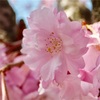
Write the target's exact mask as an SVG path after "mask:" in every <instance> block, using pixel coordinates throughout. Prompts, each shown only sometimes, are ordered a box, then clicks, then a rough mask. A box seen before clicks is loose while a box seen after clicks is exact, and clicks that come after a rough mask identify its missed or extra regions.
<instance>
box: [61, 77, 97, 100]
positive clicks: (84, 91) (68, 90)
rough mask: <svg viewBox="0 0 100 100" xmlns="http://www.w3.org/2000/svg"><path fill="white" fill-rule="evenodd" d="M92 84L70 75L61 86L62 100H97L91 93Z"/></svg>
mask: <svg viewBox="0 0 100 100" xmlns="http://www.w3.org/2000/svg"><path fill="white" fill-rule="evenodd" d="M91 89H92V84H88V83H85V82H83V81H81V80H80V79H79V78H78V77H76V76H72V75H69V76H68V77H66V79H65V80H64V82H63V83H62V85H61V90H60V92H61V93H60V96H61V98H62V99H61V100H97V97H95V96H93V95H92V94H91V93H90V90H91Z"/></svg>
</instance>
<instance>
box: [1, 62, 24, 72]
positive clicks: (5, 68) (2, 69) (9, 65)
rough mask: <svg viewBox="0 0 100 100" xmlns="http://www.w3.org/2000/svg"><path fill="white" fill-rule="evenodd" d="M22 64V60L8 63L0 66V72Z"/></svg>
mask: <svg viewBox="0 0 100 100" xmlns="http://www.w3.org/2000/svg"><path fill="white" fill-rule="evenodd" d="M23 64H24V62H23V61H21V62H18V63H11V64H8V65H6V66H4V67H2V68H0V72H6V71H8V70H10V69H11V68H12V67H14V66H18V67H21V66H22V65H23Z"/></svg>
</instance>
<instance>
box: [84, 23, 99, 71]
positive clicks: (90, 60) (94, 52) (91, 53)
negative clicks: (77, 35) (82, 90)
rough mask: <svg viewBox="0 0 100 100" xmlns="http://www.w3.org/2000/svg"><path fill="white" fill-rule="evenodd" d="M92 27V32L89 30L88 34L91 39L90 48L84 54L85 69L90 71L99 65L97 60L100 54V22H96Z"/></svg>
mask: <svg viewBox="0 0 100 100" xmlns="http://www.w3.org/2000/svg"><path fill="white" fill-rule="evenodd" d="M90 27H91V29H92V30H91V31H92V32H91V34H90V32H88V31H87V36H88V38H89V39H90V42H89V44H88V47H89V50H88V51H87V53H86V54H85V55H84V60H85V69H86V70H88V71H91V70H93V69H95V68H96V67H97V65H96V61H97V59H98V57H99V56H100V22H98V23H94V24H92V25H90ZM88 33H89V34H88Z"/></svg>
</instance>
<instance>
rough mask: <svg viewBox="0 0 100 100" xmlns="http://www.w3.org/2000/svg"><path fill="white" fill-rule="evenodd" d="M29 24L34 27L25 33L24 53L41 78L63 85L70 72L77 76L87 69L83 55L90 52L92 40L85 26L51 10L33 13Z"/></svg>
mask: <svg viewBox="0 0 100 100" xmlns="http://www.w3.org/2000/svg"><path fill="white" fill-rule="evenodd" d="M28 22H29V26H30V28H29V29H25V30H24V38H23V43H22V50H21V52H22V53H23V54H25V55H26V57H25V58H24V61H25V63H26V64H27V65H28V66H29V67H30V68H31V69H32V70H34V71H35V72H36V75H37V78H39V77H41V79H42V80H43V81H45V82H48V81H49V82H50V81H52V80H54V79H55V78H56V81H58V82H61V81H63V80H64V78H65V77H66V75H67V71H69V72H70V73H72V74H77V73H78V70H79V69H80V68H83V67H84V61H83V58H82V55H83V54H84V53H86V51H87V47H86V45H87V43H88V39H87V38H86V37H85V34H84V31H83V29H82V26H81V23H79V22H77V21H72V22H71V21H70V20H69V19H68V18H67V16H66V15H65V13H64V12H59V13H55V14H54V13H53V12H52V11H51V10H49V9H48V8H43V9H38V10H35V11H33V12H32V13H31V15H30V17H29V18H28ZM62 79H63V80H62Z"/></svg>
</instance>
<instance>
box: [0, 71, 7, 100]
mask: <svg viewBox="0 0 100 100" xmlns="http://www.w3.org/2000/svg"><path fill="white" fill-rule="evenodd" d="M1 88H2V100H9V96H8V91H7V86H6V82H5V78H4V73H3V72H1Z"/></svg>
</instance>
